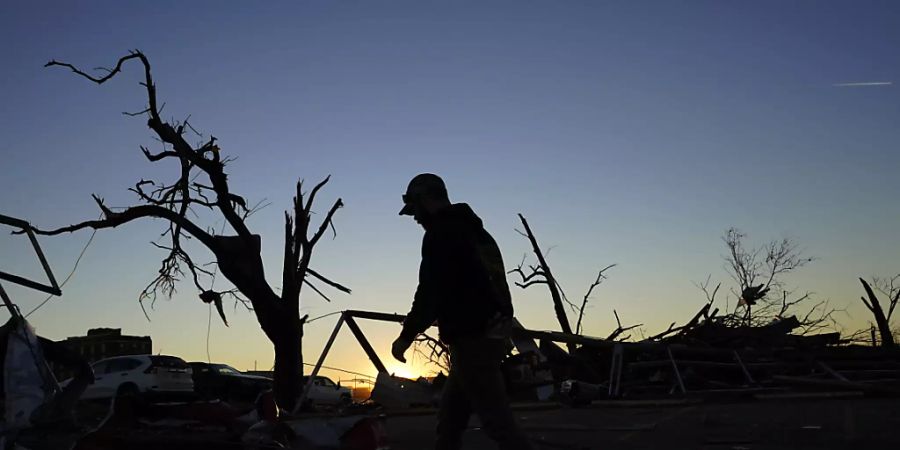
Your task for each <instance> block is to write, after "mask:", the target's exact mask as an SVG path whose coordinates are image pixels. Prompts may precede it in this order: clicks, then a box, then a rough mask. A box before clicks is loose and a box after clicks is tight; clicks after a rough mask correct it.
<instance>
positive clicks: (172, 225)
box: [35, 50, 350, 410]
mask: <svg viewBox="0 0 900 450" xmlns="http://www.w3.org/2000/svg"><path fill="white" fill-rule="evenodd" d="M130 60H138V61H139V62H140V63H141V64H142V65H143V82H141V83H140V84H141V85H142V86H143V87H144V88H145V89H146V93H147V102H148V103H147V107H146V108H145V109H143V110H141V111H138V112H134V113H126V114H127V115H129V116H146V117H147V125H148V126H149V127H150V129H151V130H152V131H153V133H154V134H155V136H156V138H157V139H158V140H159V141H160V142H161V143H162V150H161V151H159V152H158V153H153V152H151V151H150V150H149V149H147V148H145V147H143V146H142V147H141V150H142V152H143V153H144V156H145V157H146V158H147V160H149V161H150V162H154V163H155V162H161V161H173V162H177V163H178V166H179V176H178V178H177V179H176V180H175V181H174V182H172V183H160V182H156V181H152V180H144V179H141V180H140V181H138V182H137V183H136V184H135V185H134V187H133V188H131V189H130V190H131V191H132V192H134V193H135V194H136V195H137V197H138V200H139V202H140V204H138V205H135V206H130V207H127V208H124V209H121V210H118V211H114V210H113V209H112V208H110V207H108V206H107V205H106V204H105V203H104V201H103V199H102V198H100V197H98V196H96V195H94V196H93V198H94V201H95V202H96V203H97V206H98V207H99V208H100V210H101V211H102V213H103V216H102V218H101V219H99V220H88V221H84V222H81V223H78V224H74V225H69V226H65V227H61V228H56V229H51V230H40V229H35V232H37V233H40V234H45V235H56V234H60V233H69V232H74V231H78V230H81V229H84V228H93V229H103V228H114V227H117V226H119V225H123V224H126V223H129V222H131V221H134V220H137V219H145V218H154V219H163V220H164V221H166V222H167V228H166V230H165V232H164V233H163V235H162V236H163V238H164V239H166V241H167V242H166V243H165V244H155V245H156V246H157V247H159V248H160V249H163V250H164V251H165V252H166V257H165V258H164V259H163V261H162V265H161V267H160V269H159V271H158V274H157V276H156V278H154V279H153V281H151V282H150V283H149V284H148V285H147V287H146V288H145V289H144V290H143V291H142V293H141V296H140V301H141V305H142V308H143V301H145V300H148V299H149V300H151V301H152V300H153V299H155V298H156V296H157V294H163V295H164V296H171V295H172V294H173V293H174V292H175V288H176V284H177V282H178V281H179V280H180V279H181V278H182V277H183V276H185V275H186V276H187V277H188V278H189V279H190V280H191V281H192V282H193V285H194V287H195V288H196V289H197V291H198V292H199V297H200V299H201V300H202V301H204V302H206V303H215V304H216V306H217V309H218V310H219V314H220V315H221V316H222V318H223V320H224V319H225V315H224V311H223V310H222V299H223V296H226V295H231V296H234V297H235V298H236V299H238V300H237V301H240V302H241V303H243V304H244V305H245V306H247V307H248V308H250V309H252V311H253V312H254V314H255V315H256V319H257V321H258V322H259V325H260V327H261V328H262V330H263V332H264V333H265V334H266V336H267V337H268V339H269V340H270V341H271V342H272V345H273V347H274V350H275V383H274V389H275V397H276V401H277V402H278V404H279V406H280V407H281V408H283V409H286V410H293V409H294V407H295V405H296V400H297V399H298V397H299V395H300V389H301V387H300V379H301V375H302V366H303V354H302V345H301V343H302V339H303V325H304V322H305V320H306V318H307V317H306V316H304V317H300V291H301V288H302V286H303V285H304V284H305V285H307V286H309V287H310V288H311V289H313V290H314V291H315V292H317V293H319V294H321V295H323V297H324V294H322V292H321V290H320V289H318V288H317V287H316V286H315V285H313V284H312V282H311V281H310V279H309V277H312V278H313V279H315V280H316V281H318V282H321V283H324V284H326V285H328V286H330V287H332V288H336V289H338V290H340V291H343V292H347V293H349V292H350V290H349V289H347V288H346V287H344V286H342V285H340V284H338V283H336V282H333V281H331V280H330V279H328V278H326V277H325V276H323V275H321V274H319V273H318V272H316V271H315V270H313V269H312V268H311V267H310V261H311V258H312V255H313V249H314V247H315V246H316V244H317V243H318V242H319V240H320V239H321V238H322V236H323V235H324V234H325V233H326V232H327V231H328V229H329V228H331V229H332V230H333V229H334V228H333V224H332V219H333V217H334V214H335V212H336V211H337V210H338V209H339V208H341V207H342V206H343V202H342V201H341V199H337V200H336V201H335V202H334V203H333V204H332V205H331V207H330V208H329V209H328V212H327V213H326V214H325V216H324V218H323V220H322V221H321V222H320V223H319V225H318V228H314V231H313V232H312V233H311V234H310V226H311V216H312V214H313V205H314V201H315V199H316V195H317V194H318V193H319V191H320V190H321V189H322V187H324V186H325V184H326V183H328V180H329V178H325V179H324V180H323V181H322V182H320V183H318V184H316V185H315V186H314V187H313V188H312V190H310V191H309V192H308V193H307V192H305V191H304V188H303V182H302V181H300V182H298V183H297V185H296V194H295V197H294V200H293V208H292V210H291V211H290V212H287V211H286V212H285V214H284V219H285V227H284V264H283V270H282V280H281V294H280V295H278V294H276V293H275V291H274V289H273V288H272V287H271V286H270V285H269V283H268V282H267V281H266V279H265V274H264V272H263V262H262V257H261V255H260V236H259V235H256V234H253V233H252V232H251V231H250V230H249V229H248V228H247V225H246V223H245V220H246V219H247V217H248V216H249V215H250V214H252V213H253V212H254V211H255V209H256V208H255V207H253V206H250V205H248V203H247V201H246V200H245V199H244V198H243V197H241V196H240V195H238V194H235V193H233V192H232V191H231V187H230V186H229V183H228V177H227V174H226V173H225V166H226V164H227V163H228V162H230V161H231V160H230V159H228V158H226V157H223V156H222V155H221V151H220V149H219V146H218V145H217V143H216V138H215V137H213V136H210V137H209V138H208V139H206V138H203V139H204V140H205V142H201V143H199V144H197V145H195V146H192V145H190V144H189V143H188V142H187V140H186V134H187V133H188V132H194V133H196V134H197V135H200V133H198V132H196V130H194V129H193V127H192V126H191V125H190V123H189V122H188V119H185V120H183V121H174V120H172V121H165V120H163V119H162V118H161V117H160V110H161V109H162V107H161V106H160V104H159V102H158V100H157V96H156V85H155V84H154V82H153V78H152V76H151V74H150V62H149V61H148V59H147V57H146V56H145V55H144V54H143V53H141V52H140V51H137V50H135V51H132V52H130V53H129V54H128V55H126V56H123V57H121V58H119V60H118V61H117V63H116V65H115V67H114V68H112V69H103V70H104V71H105V75H103V76H96V77H95V76H92V75H89V74H87V73H85V72H83V71H82V70H80V69H78V68H77V67H76V66H74V65H72V64H68V63H63V62H57V61H50V62H49V63H47V64H46V67H52V66H59V67H67V68H69V69H71V70H72V71H73V72H74V73H76V74H77V75H79V76H81V77H84V78H86V79H88V80H90V81H93V82H94V83H97V84H103V83H105V82H106V81H109V80H110V79H111V78H113V77H114V76H115V75H116V74H118V73H119V72H121V70H122V65H123V64H124V63H126V62H128V61H130ZM195 208H203V209H206V210H209V211H211V212H212V213H216V214H219V215H220V216H221V217H222V218H223V219H224V223H227V225H228V227H229V228H230V231H231V232H233V234H222V233H219V234H216V233H215V232H214V230H207V229H204V228H202V227H201V226H199V225H197V224H196V223H195V222H194V221H193V220H192V217H195V216H196V214H195V213H194V209H195ZM189 214H193V215H189ZM223 230H224V228H223ZM188 239H195V240H196V241H199V242H200V243H201V244H203V246H205V247H206V248H207V249H208V250H209V251H210V252H211V253H212V254H213V256H214V258H215V263H216V264H217V265H218V270H219V271H220V272H221V274H222V275H224V276H225V277H226V278H227V279H228V280H229V281H230V282H231V283H232V284H233V286H234V289H231V290H225V291H216V290H213V289H212V288H211V287H210V286H211V279H210V278H211V272H210V271H209V270H208V269H205V268H204V266H201V265H198V264H197V263H195V261H194V259H193V257H192V256H191V255H190V254H189V252H188V251H186V250H185V248H184V245H183V244H184V242H185V241H186V240H188ZM308 276H309V277H308ZM326 299H327V297H326ZM145 314H146V311H145ZM226 324H227V322H226Z"/></svg>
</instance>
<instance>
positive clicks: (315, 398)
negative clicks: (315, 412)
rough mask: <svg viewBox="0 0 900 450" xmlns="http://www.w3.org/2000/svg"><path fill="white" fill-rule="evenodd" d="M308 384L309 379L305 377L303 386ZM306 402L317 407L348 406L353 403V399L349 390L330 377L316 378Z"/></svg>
mask: <svg viewBox="0 0 900 450" xmlns="http://www.w3.org/2000/svg"><path fill="white" fill-rule="evenodd" d="M308 382H309V377H308V376H305V377H303V386H306V383H308ZM306 400H307V401H308V402H310V403H312V404H317V405H346V404H349V403H351V402H352V397H351V396H350V389H349V388H345V387H343V386H341V385H340V384H339V383H335V382H334V381H331V379H330V378H328V377H323V376H316V377H315V378H314V379H313V384H312V386H311V388H310V391H309V394H307V396H306Z"/></svg>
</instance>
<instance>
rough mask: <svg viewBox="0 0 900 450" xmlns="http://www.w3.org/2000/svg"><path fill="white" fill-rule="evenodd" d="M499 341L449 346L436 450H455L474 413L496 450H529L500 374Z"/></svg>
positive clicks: (501, 344)
mask: <svg viewBox="0 0 900 450" xmlns="http://www.w3.org/2000/svg"><path fill="white" fill-rule="evenodd" d="M505 345H506V343H505V342H504V341H503V340H501V339H489V338H478V339H464V340H461V342H458V343H454V344H452V345H450V375H449V377H448V378H447V382H446V384H445V385H444V393H443V396H442V397H441V409H440V412H438V424H437V445H436V448H437V450H459V449H460V448H462V434H463V432H464V431H465V430H466V427H467V426H468V424H469V416H471V414H472V413H473V412H474V413H475V414H477V415H478V417H479V419H481V426H482V429H483V430H484V431H485V432H486V433H487V435H488V436H489V437H490V438H491V439H493V440H494V441H495V442H497V444H498V446H499V448H500V450H529V449H532V448H533V447H532V445H531V443H530V442H529V440H528V438H527V437H526V436H525V435H524V434H523V433H522V431H521V430H520V429H519V427H518V425H516V422H515V419H514V418H513V414H512V410H510V407H509V398H508V397H507V395H506V387H505V386H504V382H503V374H502V373H501V372H500V361H501V359H502V358H503V356H504V354H505V353H506V347H505Z"/></svg>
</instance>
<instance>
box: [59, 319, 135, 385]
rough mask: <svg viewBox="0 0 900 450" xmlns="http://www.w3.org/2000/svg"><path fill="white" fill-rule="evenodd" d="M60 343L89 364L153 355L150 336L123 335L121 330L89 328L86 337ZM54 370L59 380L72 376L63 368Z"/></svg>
mask: <svg viewBox="0 0 900 450" xmlns="http://www.w3.org/2000/svg"><path fill="white" fill-rule="evenodd" d="M60 343H61V344H63V345H65V346H66V347H68V348H69V349H71V350H74V351H75V352H77V353H78V354H80V355H81V356H83V357H84V359H86V360H88V362H91V363H93V362H96V361H99V360H101V359H103V358H111V357H113V356H126V355H150V354H153V340H152V339H150V336H128V335H123V334H122V329H121V328H91V329H90V330H88V332H87V336H73V337H68V338H66V339H65V340H63V341H61V342H60ZM54 369H55V370H54V373H55V374H56V376H57V378H58V379H60V380H61V379H63V378H68V377H69V376H71V375H72V374H71V373H68V372H69V371H68V370H65V369H63V368H58V367H54Z"/></svg>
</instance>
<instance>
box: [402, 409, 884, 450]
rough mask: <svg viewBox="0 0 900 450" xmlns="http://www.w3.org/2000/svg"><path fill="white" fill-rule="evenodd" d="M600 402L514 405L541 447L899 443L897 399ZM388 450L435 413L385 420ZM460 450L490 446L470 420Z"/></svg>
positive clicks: (427, 431)
mask: <svg viewBox="0 0 900 450" xmlns="http://www.w3.org/2000/svg"><path fill="white" fill-rule="evenodd" d="M618 405H619V406H616V404H600V405H593V406H591V407H588V408H580V409H570V408H552V409H547V408H536V409H525V410H518V411H517V412H516V416H517V418H518V419H519V421H520V423H521V425H522V427H523V428H524V429H525V431H526V432H527V433H528V435H529V436H531V437H532V438H533V439H534V440H535V442H538V443H539V445H538V446H537V448H539V449H604V450H613V449H659V448H665V449H703V450H751V449H752V450H774V449H791V450H795V449H847V448H863V446H865V447H866V448H870V449H888V448H900V433H896V430H897V429H898V428H900V401H898V400H897V399H867V398H828V399H777V400H776V399H771V400H758V401H753V402H742V403H689V402H673V403H669V404H663V405H647V404H633V403H631V404H629V403H625V404H621V403H620V404H618ZM387 424H388V431H389V435H390V437H391V449H392V450H424V449H429V448H432V442H433V440H434V431H433V430H434V425H435V416H434V414H420V415H409V416H399V417H397V416H395V417H389V418H388V422H387ZM471 425H472V428H471V429H470V430H469V431H468V432H467V433H466V436H465V440H464V446H463V448H464V449H466V450H482V449H485V450H486V449H492V450H493V449H495V448H496V447H495V446H493V444H492V443H491V442H490V440H489V439H488V438H487V437H486V436H485V434H484V433H483V432H482V431H481V430H480V429H479V428H478V423H477V421H476V420H473V422H472V424H471Z"/></svg>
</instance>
